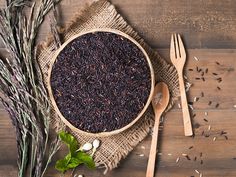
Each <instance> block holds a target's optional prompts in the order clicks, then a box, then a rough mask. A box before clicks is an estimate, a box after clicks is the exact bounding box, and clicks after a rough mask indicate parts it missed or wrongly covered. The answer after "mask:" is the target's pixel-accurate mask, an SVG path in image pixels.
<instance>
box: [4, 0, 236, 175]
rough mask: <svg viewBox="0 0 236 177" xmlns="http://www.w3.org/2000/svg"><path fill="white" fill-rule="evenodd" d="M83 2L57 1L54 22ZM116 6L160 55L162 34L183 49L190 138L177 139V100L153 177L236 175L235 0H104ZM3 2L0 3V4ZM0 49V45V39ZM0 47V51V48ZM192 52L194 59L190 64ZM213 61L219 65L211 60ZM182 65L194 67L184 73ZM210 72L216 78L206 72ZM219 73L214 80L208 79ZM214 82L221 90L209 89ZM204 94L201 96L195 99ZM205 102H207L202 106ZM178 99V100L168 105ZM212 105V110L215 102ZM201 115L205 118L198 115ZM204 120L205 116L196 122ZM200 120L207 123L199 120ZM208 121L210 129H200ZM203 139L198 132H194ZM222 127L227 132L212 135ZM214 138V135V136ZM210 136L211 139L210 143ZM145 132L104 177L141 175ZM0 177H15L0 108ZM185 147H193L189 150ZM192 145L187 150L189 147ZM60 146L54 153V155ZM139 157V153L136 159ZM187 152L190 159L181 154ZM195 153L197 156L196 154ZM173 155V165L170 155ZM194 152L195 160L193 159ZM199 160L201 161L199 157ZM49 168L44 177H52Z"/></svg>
mask: <svg viewBox="0 0 236 177" xmlns="http://www.w3.org/2000/svg"><path fill="white" fill-rule="evenodd" d="M87 2H88V3H89V2H91V0H62V2H61V4H60V10H61V21H60V23H61V24H65V22H68V20H69V19H70V18H71V17H72V16H73V15H74V13H75V12H77V11H78V9H81V8H82V7H83V5H84V4H85V3H87ZM112 3H114V5H116V7H117V9H118V11H119V12H120V13H121V14H122V15H123V16H124V17H125V18H126V19H127V20H128V21H129V23H130V24H131V25H132V26H133V27H134V28H135V29H136V30H137V31H138V32H139V33H140V34H141V36H142V37H143V38H145V40H146V41H147V42H148V43H149V44H150V45H151V46H152V47H153V48H156V49H157V51H158V52H160V54H161V55H162V56H163V57H165V58H166V59H168V58H169V42H170V34H171V33H173V32H178V33H181V34H182V35H183V36H184V41H185V44H186V48H187V49H188V50H187V51H188V63H187V66H186V75H187V77H188V78H189V81H190V82H191V83H193V86H192V87H191V89H190V92H189V93H188V97H189V101H193V100H194V97H199V98H200V99H199V100H198V101H197V102H196V103H194V104H193V107H194V111H193V114H196V116H195V117H194V119H193V124H194V127H195V128H194V129H195V134H196V136H195V137H194V138H189V137H184V136H183V122H182V113H181V109H180V108H178V106H177V104H176V105H175V106H174V108H173V109H172V110H171V111H170V112H169V113H168V114H167V115H166V117H165V122H164V128H163V130H162V131H161V132H160V141H159V153H161V154H159V155H158V161H157V164H156V167H157V172H156V176H160V177H190V176H195V177H196V176H199V174H197V173H196V172H195V170H198V171H199V172H202V173H203V176H204V177H235V176H236V128H235V127H236V118H235V113H236V108H235V107H234V105H236V96H235V94H236V78H235V76H236V75H235V74H236V73H235V68H236V49H235V48H236V4H235V1H234V0H227V1H222V0H214V1H212V0H204V1H200V0H198V1H196V0H178V1H175V0H168V1H162V0H145V1H143V0H135V1H131V0H112ZM3 4H4V1H3V0H0V6H1V7H2V6H3ZM48 31H49V26H48V20H46V21H45V23H44V25H43V27H42V30H41V33H40V37H39V40H42V39H45V37H46V34H47V33H48ZM0 48H3V44H2V43H0ZM1 51H2V50H1ZM194 57H197V58H198V59H199V61H196V60H195V59H194ZM216 61H217V62H219V63H220V65H217V64H216ZM196 66H198V67H199V68H204V69H206V68H208V74H207V75H205V76H204V77H205V79H206V81H205V82H204V81H202V80H196V77H200V74H199V73H198V72H196ZM189 68H192V69H194V71H188V69H189ZM213 72H215V73H217V74H218V75H217V76H214V75H213V74H212V73H213ZM218 76H219V77H221V78H222V82H221V83H218V82H217V81H216V80H215V79H216V78H217V77H218ZM217 86H218V87H220V88H221V90H218V89H217ZM201 92H204V97H201ZM209 101H212V104H211V105H208V103H209ZM176 103H178V101H177V102H176ZM217 103H219V107H218V108H216V107H215V105H216V104H217ZM205 114H208V115H205ZM204 119H206V120H204ZM207 121H208V122H207ZM209 126H210V129H211V130H210V131H208V129H209ZM203 131H204V132H205V133H204V134H206V136H208V135H207V134H208V133H209V132H210V136H209V137H205V136H202V132H203ZM221 131H225V132H227V136H226V137H225V136H224V135H222V136H220V135H218V133H219V132H221ZM214 137H216V139H214ZM214 140H215V141H214ZM150 141H151V137H150V136H149V137H147V138H146V139H145V140H144V141H143V142H141V143H140V145H138V146H137V147H136V148H135V149H134V151H133V152H132V153H131V154H130V155H129V156H128V157H127V158H126V159H125V160H123V161H121V163H120V165H119V167H118V168H117V169H114V170H113V171H111V172H109V173H108V174H107V175H106V176H107V177H144V176H145V171H146V165H147V160H148V153H149V146H150ZM0 142H1V143H0V177H15V176H16V174H17V165H16V158H17V153H16V142H15V132H14V128H13V127H12V125H11V122H10V119H9V118H8V115H7V113H6V112H5V111H4V109H3V107H2V106H1V108H0ZM192 146H193V147H192ZM190 147H192V148H191V149H189V148H190ZM63 153H64V152H63V150H62V151H60V154H59V155H57V157H56V158H58V156H60V155H62V154H63ZM140 154H144V156H142V155H141V156H140ZM182 154H188V156H189V157H190V159H191V160H187V158H185V157H183V156H182ZM200 154H202V157H200V156H201V155H200ZM178 157H180V160H179V162H178V163H176V159H177V158H178ZM195 157H197V159H196V161H194V158H195ZM201 160H202V162H201ZM54 163H55V160H54V162H53V164H52V166H51V167H50V168H49V170H48V173H47V175H46V176H47V177H54V176H55V177H56V176H60V175H59V173H57V172H56V170H55V169H54V168H53V165H54ZM201 163H202V164H201ZM77 172H78V174H84V175H85V177H99V176H104V175H103V170H95V171H89V170H87V169H86V168H84V167H79V168H78V170H77Z"/></svg>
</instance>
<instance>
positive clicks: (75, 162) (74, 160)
mask: <svg viewBox="0 0 236 177" xmlns="http://www.w3.org/2000/svg"><path fill="white" fill-rule="evenodd" d="M82 163H83V162H82V161H81V160H79V159H77V158H75V157H72V158H71V159H70V161H69V163H68V165H67V167H68V168H75V167H77V166H78V165H80V164H82Z"/></svg>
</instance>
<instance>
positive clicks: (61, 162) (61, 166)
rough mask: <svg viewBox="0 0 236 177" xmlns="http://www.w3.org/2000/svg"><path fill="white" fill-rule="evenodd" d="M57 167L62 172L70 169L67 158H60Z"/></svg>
mask: <svg viewBox="0 0 236 177" xmlns="http://www.w3.org/2000/svg"><path fill="white" fill-rule="evenodd" d="M55 168H56V169H57V170H58V171H60V172H62V173H65V171H66V170H68V168H67V160H65V159H61V160H58V161H57V162H56V165H55Z"/></svg>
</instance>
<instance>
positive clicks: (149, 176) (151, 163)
mask: <svg viewBox="0 0 236 177" xmlns="http://www.w3.org/2000/svg"><path fill="white" fill-rule="evenodd" d="M160 117H161V114H160V113H156V114H155V124H154V128H153V135H152V143H151V148H150V153H149V159H148V165H147V172H146V177H153V176H154V172H155V161H156V153H157V141H158V130H159V122H160Z"/></svg>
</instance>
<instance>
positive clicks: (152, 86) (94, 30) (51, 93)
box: [47, 28, 155, 137]
mask: <svg viewBox="0 0 236 177" xmlns="http://www.w3.org/2000/svg"><path fill="white" fill-rule="evenodd" d="M94 32H110V33H114V34H118V35H121V36H122V37H124V38H127V39H129V40H130V41H131V42H133V43H134V44H135V45H136V46H137V47H138V48H139V49H140V50H141V51H142V53H143V54H144V56H145V58H146V60H147V63H148V65H149V69H150V76H151V89H150V94H149V97H148V100H147V102H146V104H145V106H144V107H143V109H142V111H141V112H140V113H139V114H138V115H137V117H136V118H135V119H134V120H133V121H132V122H130V123H129V124H127V125H126V126H124V127H122V128H120V129H116V130H113V131H110V132H99V133H90V132H86V131H83V130H80V129H78V128H77V127H75V126H73V125H72V124H71V123H70V122H69V121H68V120H67V119H66V118H65V117H64V116H63V115H62V113H61V112H60V110H59V108H58V107H57V104H56V101H55V99H54V96H53V92H52V88H51V82H50V81H51V73H52V68H53V64H54V62H55V61H56V59H57V57H58V55H59V54H60V52H61V51H62V50H63V49H64V47H65V46H67V44H69V43H70V42H71V41H73V40H74V39H76V38H78V37H80V36H82V35H85V34H88V33H94ZM47 83H48V85H49V87H48V91H49V97H50V100H51V102H52V105H53V108H54V109H55V111H56V113H57V114H58V115H59V117H60V118H61V120H62V121H63V122H64V123H65V124H66V125H67V126H68V127H69V128H70V129H71V130H72V131H75V132H77V133H80V134H84V135H90V136H97V137H104V136H111V135H114V134H118V133H120V132H123V131H125V130H127V129H128V128H130V127H131V126H132V125H134V124H135V122H137V121H138V120H139V119H140V117H141V116H142V115H143V114H144V112H145V111H146V110H147V108H148V106H149V104H150V103H151V100H152V96H153V92H154V86H155V78H154V70H153V67H152V64H151V61H150V58H149V56H148V55H147V53H146V52H145V50H144V49H143V48H142V46H141V45H140V44H139V43H138V42H137V41H136V40H135V39H133V38H132V37H130V36H129V35H127V34H125V33H123V32H121V31H118V30H114V29H107V28H103V29H93V30H91V31H86V32H82V33H79V34H77V35H74V36H72V37H71V38H70V39H69V40H67V41H66V42H65V43H64V44H63V45H62V46H61V47H60V48H59V49H58V50H57V51H56V52H55V55H54V57H53V58H52V62H51V65H50V67H49V72H48V79H47Z"/></svg>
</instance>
